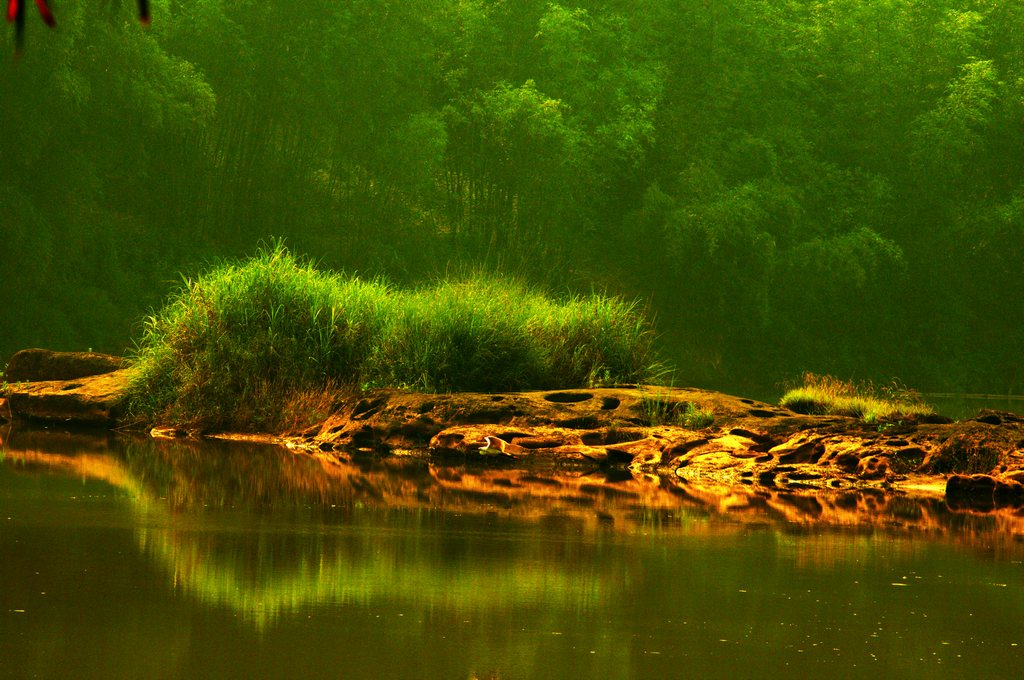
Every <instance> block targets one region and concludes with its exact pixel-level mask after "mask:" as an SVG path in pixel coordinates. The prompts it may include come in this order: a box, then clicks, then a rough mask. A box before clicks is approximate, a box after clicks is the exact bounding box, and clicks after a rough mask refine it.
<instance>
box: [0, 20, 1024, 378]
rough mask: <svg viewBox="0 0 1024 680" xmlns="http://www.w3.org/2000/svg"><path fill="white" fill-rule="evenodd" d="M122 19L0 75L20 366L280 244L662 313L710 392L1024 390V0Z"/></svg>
mask: <svg viewBox="0 0 1024 680" xmlns="http://www.w3.org/2000/svg"><path fill="white" fill-rule="evenodd" d="M129 5H130V3H123V2H118V3H102V2H84V1H83V2H77V3H70V4H68V5H67V6H66V7H65V6H63V5H62V6H61V8H59V14H58V16H59V21H60V30H59V31H55V32H44V31H42V30H35V29H37V28H38V27H34V26H32V25H30V26H29V33H28V43H27V45H26V51H25V53H24V54H23V55H22V57H21V58H20V59H19V61H18V62H17V64H16V65H14V66H12V67H11V68H7V69H0V92H3V102H2V105H0V127H2V129H3V130H5V134H4V135H0V243H2V244H3V245H4V254H5V256H6V257H5V260H4V263H3V265H4V266H3V267H2V268H0V287H2V288H3V290H4V291H5V295H6V297H5V299H6V300H7V302H6V303H5V305H3V307H2V308H0V327H3V328H4V334H3V337H0V353H9V352H13V351H14V350H16V349H19V348H21V347H24V346H28V345H47V346H53V347H55V348H62V349H73V348H78V347H84V346H95V347H97V348H100V349H102V350H104V351H110V352H121V351H123V350H124V348H125V346H126V345H127V343H128V338H129V336H130V332H129V331H130V323H129V320H130V319H133V318H136V317H137V316H138V315H139V314H140V313H142V311H143V310H144V309H146V308H147V307H152V306H153V305H154V304H156V302H157V300H158V298H159V295H161V293H162V291H163V290H165V289H166V282H167V280H168V279H169V278H172V277H173V276H174V274H175V272H178V271H194V270H195V267H196V266H197V263H200V262H204V261H209V260H210V259H211V258H228V257H233V256H234V257H237V256H241V255H243V254H244V253H246V252H248V249H249V248H251V245H252V244H253V243H256V242H259V241H260V240H261V239H265V238H267V237H268V236H269V235H270V234H277V235H281V236H283V237H285V238H287V239H288V242H289V243H291V244H293V245H294V246H295V247H296V248H299V249H301V250H302V251H303V252H309V253H315V254H316V255H317V256H318V257H320V258H322V260H323V262H324V263H325V264H326V265H327V266H329V267H332V268H334V269H339V270H340V269H344V270H347V271H359V272H360V273H362V274H364V275H366V277H368V279H369V280H372V279H373V277H374V276H387V277H389V280H392V281H401V282H403V283H407V284H416V283H418V282H423V281H426V280H431V279H436V278H443V277H445V276H446V275H447V274H448V273H449V272H451V271H463V270H466V269H473V268H479V269H483V270H487V271H495V272H497V273H499V274H501V275H503V276H504V275H509V274H511V275H514V276H515V277H517V278H519V279H521V280H523V281H525V282H529V283H531V284H538V283H539V284H544V285H546V286H547V287H549V288H553V289H557V290H563V289H567V290H570V291H576V292H580V291H583V292H586V291H588V290H591V289H592V288H593V287H595V285H596V287H597V288H598V289H600V290H608V291H611V292H612V293H615V294H618V295H622V296H624V297H627V298H642V299H647V300H651V301H652V302H651V305H652V309H653V310H654V311H655V312H656V313H657V316H658V319H659V324H660V327H661V328H660V330H661V331H663V337H664V338H665V342H666V343H667V344H668V350H669V352H670V353H671V357H672V359H673V360H674V363H675V364H676V365H677V366H678V367H679V370H680V379H685V380H686V381H687V382H691V383H693V382H697V383H703V384H708V385H713V386H719V387H728V388H730V389H733V388H737V389H746V388H753V389H754V390H756V391H757V392H760V393H767V392H769V391H770V390H771V389H772V388H771V385H772V384H773V383H774V382H775V379H776V377H777V376H779V375H786V374H792V373H794V372H795V371H798V370H802V369H803V368H805V367H812V368H814V370H816V371H819V372H831V373H834V374H843V375H853V374H855V375H865V376H870V377H874V378H880V377H882V376H888V375H901V376H903V377H904V378H906V379H908V380H911V381H913V382H914V384H919V385H923V386H928V388H929V389H935V390H937V391H960V390H967V391H986V392H1020V391H1022V390H1024V373H1022V372H1021V371H1020V370H1015V369H1014V368H1013V367H1014V366H1018V365H1019V363H1020V362H1019V361H1018V360H1017V358H1018V357H1019V356H1020V355H1021V354H1022V353H1024V327H1022V326H1021V324H1019V323H1016V324H1015V323H1014V322H1013V320H1014V319H1019V318H1021V317H1022V316H1024V297H1022V296H1019V295H1016V296H1015V295H1010V294H1008V293H1007V291H1013V290H1016V288H1015V287H1016V286H1018V285H1019V281H1020V279H1021V277H1022V274H1024V272H1022V269H1021V265H1020V263H1021V262H1022V261H1024V260H1022V258H1021V257H1020V253H1021V252H1024V230H1022V229H1021V228H1020V224H1021V220H1020V214H1021V211H1020V204H1021V196H1024V164H1022V163H1021V162H1020V159H1021V158H1024V129H1022V127H1021V125H1020V121H1021V120H1024V56H1022V53H1021V50H1020V36H1021V35H1022V34H1024V10H1022V9H1021V7H1020V3H1019V2H1002V3H997V2H988V1H981V0H934V1H931V2H920V1H914V0H891V1H888V2H873V3H868V2H863V1H860V0H815V1H813V2H812V1H811V0H794V1H793V2H786V3H770V2H762V1H754V0H728V1H726V2H711V3H709V2H706V1H705V0H645V1H644V2H642V3H639V4H637V3H632V4H630V3H623V2H613V3H607V2H593V1H592V0H581V1H580V2H575V3H558V2H550V1H549V0H517V1H516V2H492V1H489V0H408V1H407V2H402V3H381V2H375V1H372V0H352V1H350V2H345V3H337V2H333V1H332V0H309V1H308V2H306V3H304V4H303V6H302V10H301V11H299V10H296V9H295V8H294V7H292V6H291V5H288V4H286V3H266V2H256V0H239V1H238V2H225V1H224V0H194V1H190V2H187V3H184V2H167V1H161V2H158V3H157V4H156V5H155V7H154V9H155V11H154V23H153V26H152V27H150V29H148V30H143V29H142V28H140V27H139V26H138V24H137V21H135V20H134V18H133V16H132V11H131V9H130V7H129ZM12 50H13V45H12V38H11V32H10V31H3V32H0V52H5V53H8V54H9V53H10V52H11V51H12ZM423 304H426V303H423ZM409 314H410V315H412V316H415V315H414V314H413V313H412V312H409ZM422 315H426V312H423V313H422V314H421V316H422ZM408 323H409V324H412V325H416V324H420V323H421V322H420V321H415V320H414V319H413V318H412V317H410V320H409V321H408ZM437 332H438V333H442V331H440V330H438V331H437ZM395 341H396V342H399V340H398V339H396V340H395ZM496 351H498V350H496ZM502 353H508V355H509V356H512V355H514V354H515V352H514V351H513V350H512V349H510V348H506V349H503V350H501V351H500V352H499V354H502ZM564 363H567V364H571V363H572V359H565V360H564ZM1007 367H1010V368H1009V369H1008V368H1007ZM402 380H406V381H411V382H416V380H417V378H416V377H415V376H409V375H404V376H403V377H402Z"/></svg>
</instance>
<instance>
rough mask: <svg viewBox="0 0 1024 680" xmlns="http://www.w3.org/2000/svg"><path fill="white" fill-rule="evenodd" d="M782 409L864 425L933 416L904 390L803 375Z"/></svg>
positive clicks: (782, 400)
mask: <svg viewBox="0 0 1024 680" xmlns="http://www.w3.org/2000/svg"><path fill="white" fill-rule="evenodd" d="M779 403H780V404H781V405H782V406H784V407H786V408H788V409H790V410H793V411H796V412H797V413H803V414H807V415H821V416H826V415H827V416H849V417H851V418H859V419H860V420H863V421H864V422H866V423H886V422H891V421H894V420H901V419H906V420H914V419H918V418H921V417H924V416H929V415H932V414H934V413H935V409H933V408H932V407H931V406H929V405H928V404H925V403H924V402H922V401H921V399H920V397H918V396H917V394H916V393H914V392H911V391H910V390H907V389H905V388H899V387H890V388H887V389H885V390H879V389H877V388H875V387H874V386H873V385H871V384H868V383H861V384H857V383H853V382H847V381H843V380H839V379H837V378H833V377H832V376H828V375H825V376H819V375H814V374H813V373H805V374H804V376H803V384H802V385H801V386H799V387H796V388H793V389H791V390H789V391H787V392H786V394H784V395H783V397H782V399H781V400H780V402H779Z"/></svg>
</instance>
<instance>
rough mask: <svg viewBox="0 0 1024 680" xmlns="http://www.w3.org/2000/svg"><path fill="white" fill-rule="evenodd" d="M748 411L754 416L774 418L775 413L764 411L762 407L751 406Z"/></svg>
mask: <svg viewBox="0 0 1024 680" xmlns="http://www.w3.org/2000/svg"><path fill="white" fill-rule="evenodd" d="M748 413H749V414H750V415H752V416H754V417H755V418H774V417H775V416H776V415H777V414H776V413H774V412H772V411H765V410H764V409H762V408H752V409H750V411H748Z"/></svg>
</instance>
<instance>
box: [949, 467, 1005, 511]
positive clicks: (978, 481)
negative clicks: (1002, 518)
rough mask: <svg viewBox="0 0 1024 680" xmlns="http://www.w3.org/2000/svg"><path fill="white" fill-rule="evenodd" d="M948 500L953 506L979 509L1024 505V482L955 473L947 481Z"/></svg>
mask: <svg viewBox="0 0 1024 680" xmlns="http://www.w3.org/2000/svg"><path fill="white" fill-rule="evenodd" d="M946 502H947V503H949V506H950V507H951V508H958V509H959V508H965V509H977V510H992V509H993V508H995V507H1002V506H1024V484H1021V483H1020V482H1019V481H1016V480H1014V479H1005V478H1004V479H999V478H996V477H993V476H991V475H953V476H952V477H950V478H949V481H947V482H946Z"/></svg>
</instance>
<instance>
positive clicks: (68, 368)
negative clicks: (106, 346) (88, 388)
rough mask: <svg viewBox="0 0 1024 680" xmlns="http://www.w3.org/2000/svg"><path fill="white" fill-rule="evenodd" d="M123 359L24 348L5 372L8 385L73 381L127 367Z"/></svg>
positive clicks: (9, 362)
mask: <svg viewBox="0 0 1024 680" xmlns="http://www.w3.org/2000/svg"><path fill="white" fill-rule="evenodd" d="M127 366H128V361H127V360H126V359H123V358H122V357H115V356H111V355H109V354H100V353H98V352H54V351H52V350H48V349H23V350H21V351H20V352H17V353H16V354H15V355H14V356H12V357H11V360H10V361H8V362H7V369H6V370H5V371H4V380H6V381H7V382H8V383H20V382H41V381H53V380H76V379H78V378H87V377H89V376H94V375H103V374H105V373H112V372H114V371H118V370H121V369H123V368H127Z"/></svg>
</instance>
